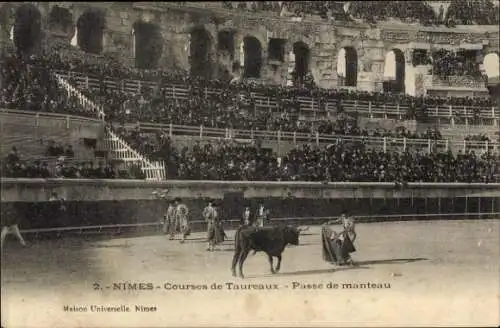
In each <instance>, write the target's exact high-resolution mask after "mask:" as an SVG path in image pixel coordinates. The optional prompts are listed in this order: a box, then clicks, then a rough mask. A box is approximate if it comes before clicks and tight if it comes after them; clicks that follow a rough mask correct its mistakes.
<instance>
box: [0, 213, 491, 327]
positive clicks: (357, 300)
mask: <svg viewBox="0 0 500 328" xmlns="http://www.w3.org/2000/svg"><path fill="white" fill-rule="evenodd" d="M357 230H358V240H357V241H356V247H357V248H358V251H357V252H356V253H354V254H353V258H354V259H355V260H356V261H357V262H358V263H359V266H358V267H354V268H339V269H337V270H334V267H333V266H332V265H330V264H328V263H325V262H323V261H322V259H321V248H320V240H319V238H320V235H319V228H318V227H312V228H311V229H310V230H309V231H307V232H306V233H305V234H304V235H303V236H301V245H300V246H298V247H288V248H287V249H286V250H285V253H284V256H283V263H282V269H281V272H280V273H279V274H277V275H271V274H270V273H269V267H268V262H267V257H266V256H265V255H264V254H262V253H258V254H257V255H255V256H251V255H250V256H249V257H248V259H247V262H246V265H245V274H246V276H247V277H246V278H245V279H243V280H242V279H240V278H233V277H232V276H231V272H230V263H231V259H232V255H233V252H232V249H233V245H232V241H228V242H226V243H224V245H223V246H222V250H220V251H217V252H212V253H209V252H206V251H205V248H206V244H205V242H204V241H203V236H204V234H195V235H193V236H191V240H189V241H188V242H187V243H186V244H183V245H182V244H180V243H179V242H178V241H168V240H167V239H166V238H165V237H164V236H148V237H130V238H115V239H99V240H98V239H95V238H94V239H89V240H83V238H82V239H76V238H71V239H62V240H58V241H39V242H35V243H34V244H33V245H32V247H31V248H28V249H22V248H21V247H19V246H18V245H17V243H16V242H15V240H12V239H9V240H8V241H7V243H6V247H5V249H4V254H3V257H2V326H3V327H8V328H14V327H91V326H92V327H154V326H156V327H166V326H174V327H176V326H181V325H182V326H186V325H189V326H195V325H196V326H198V325H204V326H221V327H222V326H270V325H275V326H296V327H305V326H325V327H332V326H361V325H370V326H386V327H387V326H403V325H404V326H409V325H413V326H424V325H427V326H431V325H432V326H436V325H448V326H449V325H460V326H485V325H495V326H496V325H498V324H500V321H499V272H500V271H499V270H500V263H499V258H500V250H499V243H500V237H499V233H500V220H490V221H434V222H430V221H427V222H402V223H375V224H359V225H358V226H357ZM228 234H229V236H230V238H231V239H232V237H233V231H229V232H228ZM230 282H231V283H236V284H265V285H268V286H274V287H277V288H278V289H273V290H233V289H229V288H228V285H227V284H226V283H230ZM294 282H295V284H294ZM114 283H115V284H119V283H136V284H137V285H136V287H137V288H138V289H137V290H125V291H124V290H117V288H118V287H121V285H114ZM139 283H143V285H139ZM148 283H149V285H148ZM213 283H216V284H220V285H222V288H221V289H218V290H212V289H211V285H212V284H213ZM366 283H370V284H372V283H373V284H380V285H378V286H384V285H383V284H386V285H385V286H388V284H390V288H360V289H355V288H354V287H353V286H352V287H353V288H348V287H349V286H348V285H343V284H366ZM175 284H196V285H203V284H206V285H207V288H208V290H167V289H166V288H168V287H169V286H172V285H175ZM297 284H302V285H303V284H316V285H320V284H321V285H322V288H321V289H300V288H296V289H294V286H297ZM334 284H337V288H327V287H328V286H329V287H334ZM141 287H142V288H143V290H139V288H141ZM310 287H311V286H310ZM317 287H319V286H317ZM150 288H152V289H150ZM66 305H67V306H79V307H82V308H85V309H86V312H79V313H76V312H67V311H66V312H65V311H64V306H66ZM92 305H97V306H101V305H104V306H117V307H120V306H121V305H123V307H122V309H124V308H125V307H127V306H128V307H129V309H130V312H119V313H103V312H92V309H94V310H95V307H92ZM136 305H137V306H139V307H140V306H145V307H156V311H150V312H144V311H143V312H141V311H137V309H136Z"/></svg>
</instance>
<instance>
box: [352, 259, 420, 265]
mask: <svg viewBox="0 0 500 328" xmlns="http://www.w3.org/2000/svg"><path fill="white" fill-rule="evenodd" d="M428 260H429V259H428V258H423V257H416V258H412V259H387V260H367V261H356V264H357V265H372V264H401V263H413V262H419V261H428Z"/></svg>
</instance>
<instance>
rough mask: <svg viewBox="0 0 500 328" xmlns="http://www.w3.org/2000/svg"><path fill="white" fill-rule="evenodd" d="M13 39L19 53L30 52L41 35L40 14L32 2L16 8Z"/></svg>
mask: <svg viewBox="0 0 500 328" xmlns="http://www.w3.org/2000/svg"><path fill="white" fill-rule="evenodd" d="M12 34H13V41H14V44H15V46H16V48H17V50H18V52H21V53H30V52H31V51H32V50H33V48H34V47H35V46H36V45H37V44H38V43H39V42H40V39H41V36H42V14H41V13H40V11H39V10H38V8H37V7H35V6H34V5H32V4H24V5H22V6H20V7H19V8H17V10H16V12H15V18H14V29H13V33H12Z"/></svg>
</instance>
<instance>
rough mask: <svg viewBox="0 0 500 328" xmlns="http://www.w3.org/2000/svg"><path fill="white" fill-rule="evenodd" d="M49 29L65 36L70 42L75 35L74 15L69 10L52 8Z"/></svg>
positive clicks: (57, 7)
mask: <svg viewBox="0 0 500 328" xmlns="http://www.w3.org/2000/svg"><path fill="white" fill-rule="evenodd" d="M48 27H49V30H50V31H51V32H52V33H56V34H58V35H61V36H65V37H66V38H68V39H70V40H71V39H72V38H73V35H74V34H75V26H74V25H73V15H72V14H71V12H70V11H69V10H68V9H66V8H62V7H59V6H57V5H56V6H54V7H52V10H51V11H50V13H49V18H48Z"/></svg>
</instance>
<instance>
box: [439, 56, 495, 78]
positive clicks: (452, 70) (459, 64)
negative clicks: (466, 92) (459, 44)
mask: <svg viewBox="0 0 500 328" xmlns="http://www.w3.org/2000/svg"><path fill="white" fill-rule="evenodd" d="M432 66H433V67H432V70H431V73H432V74H433V75H435V76H439V77H440V78H442V79H444V78H447V77H449V76H468V77H472V78H476V79H477V78H482V77H483V75H482V73H481V70H480V68H479V63H478V62H477V60H476V58H475V53H474V52H472V53H470V54H469V53H466V52H455V51H449V50H445V49H441V50H439V51H437V52H435V53H434V55H433V63H432ZM486 78H487V77H486Z"/></svg>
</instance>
